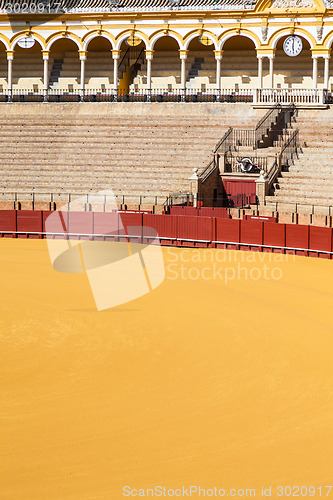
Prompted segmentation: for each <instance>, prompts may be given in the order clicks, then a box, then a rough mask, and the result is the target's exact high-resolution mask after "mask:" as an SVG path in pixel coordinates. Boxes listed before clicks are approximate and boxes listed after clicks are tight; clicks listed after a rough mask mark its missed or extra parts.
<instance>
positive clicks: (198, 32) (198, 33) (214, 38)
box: [184, 29, 219, 50]
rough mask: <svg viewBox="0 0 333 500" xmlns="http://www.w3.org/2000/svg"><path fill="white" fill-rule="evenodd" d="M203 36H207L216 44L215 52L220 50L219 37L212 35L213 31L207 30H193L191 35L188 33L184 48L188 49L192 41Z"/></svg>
mask: <svg viewBox="0 0 333 500" xmlns="http://www.w3.org/2000/svg"><path fill="white" fill-rule="evenodd" d="M202 35H205V36H207V37H208V38H210V39H211V40H212V41H213V42H214V45H215V50H217V49H218V43H219V42H218V37H217V36H216V35H214V33H212V32H211V31H209V30H206V29H195V30H192V31H190V32H189V33H187V34H186V36H185V38H184V48H185V49H188V46H189V44H190V43H191V41H192V40H194V38H196V37H198V36H202Z"/></svg>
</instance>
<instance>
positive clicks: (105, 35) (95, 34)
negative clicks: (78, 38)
mask: <svg viewBox="0 0 333 500" xmlns="http://www.w3.org/2000/svg"><path fill="white" fill-rule="evenodd" d="M99 36H100V37H102V38H106V39H107V40H109V42H110V43H111V48H112V49H114V48H115V46H116V39H115V37H114V36H113V35H112V34H111V33H110V32H109V31H106V30H104V29H100V30H99V29H94V30H91V31H88V33H86V34H85V35H84V36H83V37H82V45H83V50H88V49H87V47H88V44H89V43H90V42H91V40H93V39H94V38H97V37H99Z"/></svg>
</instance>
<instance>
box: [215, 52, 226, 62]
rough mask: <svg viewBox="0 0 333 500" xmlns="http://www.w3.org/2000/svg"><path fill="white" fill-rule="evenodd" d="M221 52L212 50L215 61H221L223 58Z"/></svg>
mask: <svg viewBox="0 0 333 500" xmlns="http://www.w3.org/2000/svg"><path fill="white" fill-rule="evenodd" d="M223 52H224V51H223V50H214V54H215V59H217V60H218V59H222V57H223Z"/></svg>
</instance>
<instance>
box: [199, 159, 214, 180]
mask: <svg viewBox="0 0 333 500" xmlns="http://www.w3.org/2000/svg"><path fill="white" fill-rule="evenodd" d="M215 169H216V162H215V156H214V159H213V160H212V161H211V162H210V163H208V165H207V167H206V168H205V169H204V170H203V171H202V172H201V174H200V180H201V182H205V180H206V179H208V177H209V176H210V175H211V174H212V173H213V172H214V170H215Z"/></svg>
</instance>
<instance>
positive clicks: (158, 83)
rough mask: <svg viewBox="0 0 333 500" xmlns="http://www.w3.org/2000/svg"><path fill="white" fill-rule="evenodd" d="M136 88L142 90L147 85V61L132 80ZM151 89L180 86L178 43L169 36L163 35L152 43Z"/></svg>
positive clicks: (170, 90) (170, 88) (169, 88)
mask: <svg viewBox="0 0 333 500" xmlns="http://www.w3.org/2000/svg"><path fill="white" fill-rule="evenodd" d="M133 83H134V84H135V85H136V89H138V90H144V89H146V85H147V61H146V60H145V61H144V65H143V66H142V68H141V70H140V71H139V72H138V74H137V77H136V79H135V80H134V82H133ZM151 88H152V90H155V91H156V90H161V91H165V90H168V91H169V92H172V90H174V89H176V88H180V58H179V45H178V43H177V41H176V40H175V39H174V38H172V37H171V36H167V35H166V36H163V37H161V38H159V39H158V40H157V42H156V43H155V45H154V56H153V60H152V72H151Z"/></svg>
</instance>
